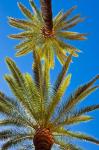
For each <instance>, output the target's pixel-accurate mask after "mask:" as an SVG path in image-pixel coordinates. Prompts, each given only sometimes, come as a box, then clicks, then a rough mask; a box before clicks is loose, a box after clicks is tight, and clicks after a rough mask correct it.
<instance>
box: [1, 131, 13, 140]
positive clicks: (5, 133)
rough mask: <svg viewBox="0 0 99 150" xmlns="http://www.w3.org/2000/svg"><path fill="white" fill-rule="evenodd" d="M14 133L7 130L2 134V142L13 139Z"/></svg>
mask: <svg viewBox="0 0 99 150" xmlns="http://www.w3.org/2000/svg"><path fill="white" fill-rule="evenodd" d="M11 136H12V132H11V130H5V131H1V132H0V140H6V139H8V138H11Z"/></svg>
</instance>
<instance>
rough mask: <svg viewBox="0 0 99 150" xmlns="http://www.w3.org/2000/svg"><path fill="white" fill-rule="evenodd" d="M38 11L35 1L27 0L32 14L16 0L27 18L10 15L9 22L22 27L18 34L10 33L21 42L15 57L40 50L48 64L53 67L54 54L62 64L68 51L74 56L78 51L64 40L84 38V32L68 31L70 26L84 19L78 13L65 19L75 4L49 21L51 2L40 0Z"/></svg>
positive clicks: (16, 26) (50, 17)
mask: <svg viewBox="0 0 99 150" xmlns="http://www.w3.org/2000/svg"><path fill="white" fill-rule="evenodd" d="M40 2H41V10H42V11H39V10H38V9H37V7H36V5H35V3H34V1H32V0H30V5H31V7H32V9H33V13H31V12H30V11H29V10H28V9H27V8H26V7H25V6H24V5H23V4H21V3H18V6H19V8H20V10H21V11H22V13H23V14H24V15H25V17H26V18H27V20H21V19H14V18H11V17H10V18H9V23H10V25H11V26H13V27H15V28H19V29H21V30H23V32H21V33H18V34H12V35H10V37H11V38H13V39H19V40H22V43H20V44H18V45H17V46H16V49H17V50H18V52H17V53H16V56H21V55H25V54H27V53H29V52H32V51H33V50H36V51H38V52H39V54H40V56H41V58H44V59H45V61H47V63H48V67H54V54H56V56H57V58H58V59H59V61H60V62H61V63H62V64H64V63H65V61H66V57H67V55H68V53H72V51H74V53H73V55H74V56H75V57H77V56H78V54H77V52H79V51H80V50H79V49H77V48H75V47H74V46H72V45H69V44H68V43H67V42H64V41H63V39H64V40H84V39H86V38H85V35H86V34H81V33H78V32H71V31H68V30H69V29H70V28H72V27H74V26H75V25H77V24H78V23H79V22H81V21H82V20H83V19H81V18H80V15H79V14H77V15H76V16H74V17H72V18H70V19H68V17H69V15H70V14H71V13H72V11H73V10H74V9H76V6H74V7H72V8H71V9H69V10H68V11H67V12H66V13H63V12H62V11H60V12H59V13H58V15H57V16H55V17H54V19H53V20H52V10H51V1H50V0H48V1H46V0H41V1H40ZM47 6H48V7H47Z"/></svg>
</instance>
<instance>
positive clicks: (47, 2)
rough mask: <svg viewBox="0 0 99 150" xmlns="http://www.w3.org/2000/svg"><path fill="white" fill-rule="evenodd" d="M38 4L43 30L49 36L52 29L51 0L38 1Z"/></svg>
mask: <svg viewBox="0 0 99 150" xmlns="http://www.w3.org/2000/svg"><path fill="white" fill-rule="evenodd" d="M40 2H41V11H42V16H43V20H44V29H45V32H47V33H49V34H50V33H51V32H52V29H53V21H52V7H51V0H40Z"/></svg>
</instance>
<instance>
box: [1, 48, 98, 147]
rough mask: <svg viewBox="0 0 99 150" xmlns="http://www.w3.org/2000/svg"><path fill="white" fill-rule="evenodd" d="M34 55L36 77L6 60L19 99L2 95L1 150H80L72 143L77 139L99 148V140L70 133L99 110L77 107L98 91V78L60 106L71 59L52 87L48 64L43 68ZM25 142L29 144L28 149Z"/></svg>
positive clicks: (67, 80)
mask: <svg viewBox="0 0 99 150" xmlns="http://www.w3.org/2000/svg"><path fill="white" fill-rule="evenodd" d="M33 54H34V55H33V56H34V64H33V77H32V76H31V75H30V74H28V73H24V74H22V73H21V71H20V70H19V69H18V67H17V66H16V64H15V62H14V61H13V60H11V59H10V58H6V62H7V65H8V67H9V69H10V71H11V74H10V75H8V74H7V75H5V79H6V81H7V83H8V85H9V87H10V89H11V90H12V92H13V94H14V95H15V97H16V98H10V97H8V96H6V95H5V94H4V93H3V92H0V112H1V113H2V114H5V118H4V119H2V118H1V119H0V127H1V126H3V127H4V128H3V130H2V132H0V140H4V141H5V143H4V144H3V145H2V147H1V150H7V149H8V148H11V147H14V149H15V148H16V147H15V146H17V149H18V146H20V147H19V149H20V150H22V149H24V150H25V149H26V150H28V149H29V150H30V149H35V150H51V149H52V146H53V145H54V144H56V145H58V146H59V147H60V149H64V150H81V149H80V148H78V147H77V146H76V145H74V144H73V143H71V139H74V138H75V139H80V140H85V141H89V142H92V143H95V144H99V140H97V139H95V138H93V137H91V136H89V135H86V134H83V133H80V132H73V131H72V130H71V129H70V127H71V125H74V124H78V123H83V122H86V121H90V120H92V119H93V118H92V117H90V116H89V115H86V114H87V113H88V112H91V111H94V110H96V109H99V105H91V106H85V107H84V108H77V104H79V103H80V102H81V101H84V99H85V98H86V97H87V96H88V95H89V94H91V93H92V92H94V91H95V90H97V89H98V86H93V84H94V83H95V82H96V80H98V79H99V75H97V76H96V77H95V78H93V79H92V80H91V81H89V82H88V83H86V84H84V85H82V86H80V87H79V88H77V89H76V90H75V91H74V92H73V93H72V94H71V95H70V97H69V98H66V99H64V100H62V102H61V98H62V96H63V95H64V92H65V90H66V89H67V88H68V86H69V84H70V79H71V74H67V70H68V68H69V65H70V62H71V59H72V55H69V56H68V57H67V60H66V62H65V64H64V66H63V68H62V70H61V72H60V74H59V75H58V77H57V80H56V81H55V83H54V85H51V82H50V76H49V69H48V66H47V65H48V64H47V63H45V64H44V65H42V62H41V60H40V56H39V53H37V52H35V51H34V53H33ZM60 102H61V103H60ZM61 104H63V105H61ZM24 141H27V142H26V143H25V145H24ZM19 143H21V144H20V145H18V144H19ZM22 143H23V144H22Z"/></svg>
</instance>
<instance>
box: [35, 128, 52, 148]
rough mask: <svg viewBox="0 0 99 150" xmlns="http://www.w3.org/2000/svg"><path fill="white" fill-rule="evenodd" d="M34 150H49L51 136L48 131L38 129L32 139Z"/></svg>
mask: <svg viewBox="0 0 99 150" xmlns="http://www.w3.org/2000/svg"><path fill="white" fill-rule="evenodd" d="M33 143H34V146H35V150H51V148H52V145H53V143H54V140H53V136H52V134H51V133H50V131H49V130H48V129H38V130H37V131H36V134H35V136H34V139H33Z"/></svg>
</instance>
